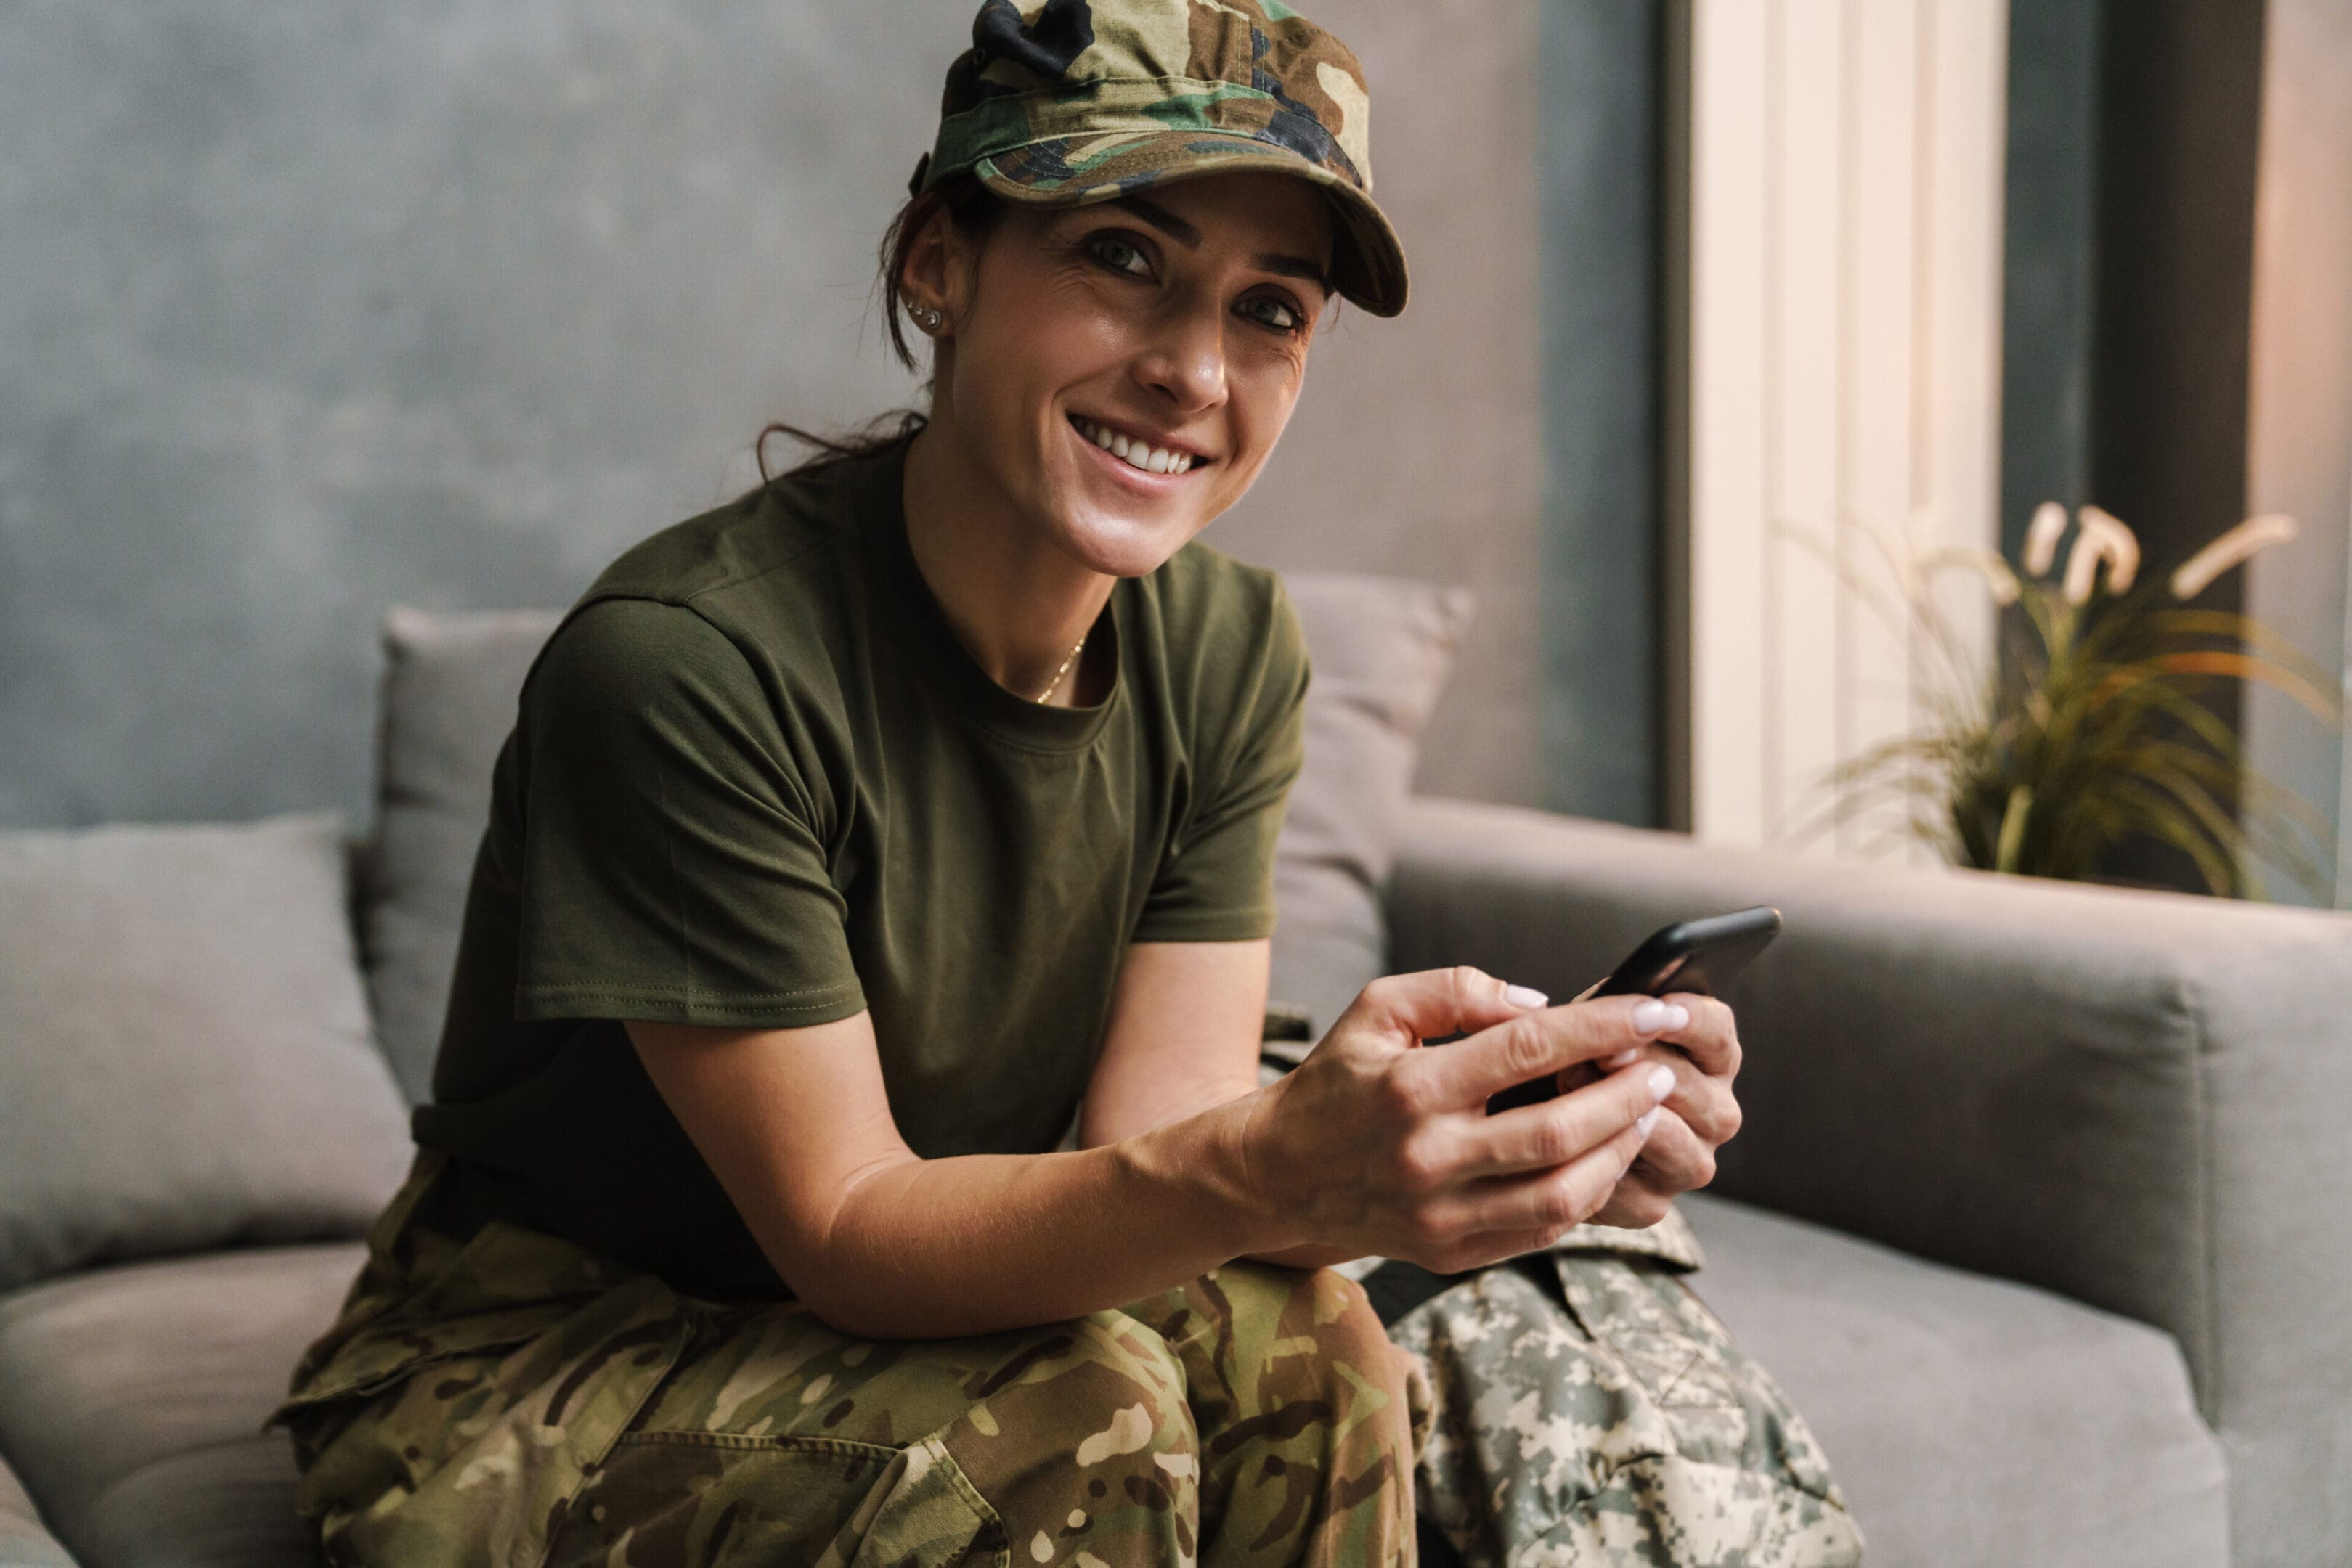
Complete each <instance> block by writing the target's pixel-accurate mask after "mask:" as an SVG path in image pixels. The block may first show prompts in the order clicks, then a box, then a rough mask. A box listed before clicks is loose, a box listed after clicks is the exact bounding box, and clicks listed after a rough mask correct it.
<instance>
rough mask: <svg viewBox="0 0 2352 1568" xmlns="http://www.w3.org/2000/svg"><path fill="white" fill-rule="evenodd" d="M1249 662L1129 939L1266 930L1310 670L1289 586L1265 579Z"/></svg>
mask: <svg viewBox="0 0 2352 1568" xmlns="http://www.w3.org/2000/svg"><path fill="white" fill-rule="evenodd" d="M1250 630H1251V635H1252V639H1253V644H1254V645H1255V647H1257V648H1259V649H1262V651H1263V652H1262V656H1260V657H1259V658H1257V659H1255V660H1254V661H1253V664H1252V667H1251V669H1250V670H1249V672H1248V674H1247V676H1246V678H1245V679H1244V681H1242V682H1240V683H1239V695H1238V696H1237V698H1236V700H1235V701H1234V703H1233V705H1232V706H1231V709H1230V716H1229V718H1228V719H1227V720H1226V722H1225V724H1224V725H1223V729H1224V731H1225V734H1226V736H1227V737H1229V738H1228V740H1227V742H1226V743H1225V744H1223V746H1216V745H1205V746H1204V750H1205V752H1206V755H1207V756H1208V757H1209V758H1212V759H1213V765H1212V766H1211V767H1210V768H1204V769H1203V770H1202V776H1201V777H1200V778H1198V779H1196V781H1195V789H1194V791H1193V798H1192V801H1191V803H1190V806H1189V809H1188V810H1185V811H1183V812H1182V813H1181V816H1180V817H1179V819H1178V821H1177V822H1176V824H1175V827H1174V830H1173V834H1172V841H1171V844H1170V845H1169V847H1168V850H1167V852H1166V854H1165V855H1164V856H1163V857H1162V859H1161V862H1160V870H1159V873H1158V874H1157V875H1156V876H1155V877H1154V878H1153V881H1152V884H1151V891H1150V894H1149V896H1148V897H1147V898H1146V899H1145V901H1144V905H1143V915H1142V917H1141V919H1140V920H1139V921H1138V923H1137V925H1136V929H1135V933H1134V936H1133V938H1132V940H1134V941H1138V942H1243V941H1248V940H1250V939H1252V938H1255V937H1259V936H1272V935H1273V934H1274V924H1275V907H1274V847H1275V841H1276V838H1277V837H1278V836H1279V835H1280V833H1281V831H1282V820H1283V813H1284V810H1286V806H1287V804H1288V801H1289V798H1290V787H1291V785H1292V784H1293V783H1295V782H1296V781H1297V778H1298V771H1299V767H1300V765H1301V763H1302V762H1303V761H1304V759H1305V757H1306V702H1307V683H1308V681H1309V679H1310V678H1311V676H1312V670H1311V667H1310V665H1309V664H1308V661H1307V640H1306V638H1305V637H1304V636H1303V635H1302V634H1301V633H1300V632H1299V629H1298V616H1297V612H1296V611H1295V610H1294V609H1293V608H1292V607H1291V603H1290V595H1289V594H1288V592H1287V591H1285V590H1284V589H1283V588H1282V586H1281V580H1280V579H1279V578H1277V579H1276V580H1275V592H1274V595H1273V597H1272V599H1271V600H1270V601H1269V603H1268V608H1267V612H1266V616H1265V625H1264V626H1263V627H1259V628H1252V629H1250Z"/></svg>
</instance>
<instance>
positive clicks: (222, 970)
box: [0, 812, 413, 1291]
mask: <svg viewBox="0 0 2352 1568" xmlns="http://www.w3.org/2000/svg"><path fill="white" fill-rule="evenodd" d="M343 837H344V835H343V819H342V818H341V815H340V814H339V813H334V812H310V813H304V814H301V815H297V816H289V817H279V818H274V819H271V820H268V821H260V822H253V823H246V824H224V825H201V826H141V825H128V824H124V825H113V826H107V827H100V828H89V829H75V830H16V831H6V832H0V933H5V938H0V1291H5V1290H8V1289H12V1288H14V1287H16V1286H17V1285H22V1284H25V1283H26V1282H28V1281H34V1280H39V1279H45V1278H47V1277H48V1276H51V1275H54V1274H59V1273H64V1272H66V1271H68V1270H74V1269H80V1268H86V1267H88V1266H89V1265H91V1264H95V1263H102V1262H110V1261H115V1260H126V1259H134V1258H147V1257H154V1256H159V1255H163V1254H166V1253H173V1252H184V1251H193V1250H197V1249H209V1248H215V1247H219V1246H223V1245H226V1244H229V1243H235V1242H282V1241H296V1240H304V1239H315V1238H321V1237H351V1236H358V1235H362V1234H363V1233H364V1232H365V1230H366V1228H367V1226H368V1224H369V1223H370V1222H371V1221H372V1220H373V1219H374V1218H375V1216H376V1214H377V1212H378V1211H379V1210H380V1209H381V1208H382V1207H383V1204H384V1201H385V1200H386V1199H387V1198H388V1197H391V1195H392V1193H393V1191H394V1188H396V1187H397V1186H399V1185H400V1181H401V1178H402V1176H403V1175H404V1173H405V1172H406V1170H407V1166H408V1161H409V1157H410V1155H411V1153H412V1147H413V1146H412V1145H411V1144H410V1142H409V1137H408V1127H407V1116H406V1113H405V1111H404V1107H403V1105H402V1103H401V1100H400V1095H399V1093H398V1092H397V1091H396V1090H395V1089H394V1086H393V1082H392V1080H391V1078H390V1076H389V1075H388V1074H387V1072H386V1071H385V1070H384V1063H383V1058H382V1057H381V1056H379V1055H378V1054H377V1053H376V1050H375V1047H374V1045H373V1042H372V1041H371V1040H370V1038H369V1030H368V1013H367V999H366V998H365V996H364V995H363V994H362V989H361V984H360V975H359V968H358V966H357V964H356V963H355V962H354V956H353V953H352V938H351V927H350V924H349V918H348V914H347V910H348V899H347V894H346V878H345V871H344V858H343Z"/></svg>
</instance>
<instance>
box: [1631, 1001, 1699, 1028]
mask: <svg viewBox="0 0 2352 1568" xmlns="http://www.w3.org/2000/svg"><path fill="white" fill-rule="evenodd" d="M1688 1022H1690V1009H1687V1008H1685V1007H1684V1006H1683V1005H1682V1003H1680V1002H1662V1001H1660V1000H1658V999H1657V998H1655V997H1652V998H1649V999H1648V1000H1647V1001H1644V1002H1643V1003H1641V1004H1640V1005H1639V1006H1637V1007H1635V1008H1634V1009H1633V1027H1634V1028H1635V1029H1638V1030H1641V1031H1642V1032H1643V1034H1650V1033H1653V1032H1654V1031H1656V1030H1668V1029H1680V1028H1682V1027H1683V1025H1685V1024H1686V1023H1688Z"/></svg>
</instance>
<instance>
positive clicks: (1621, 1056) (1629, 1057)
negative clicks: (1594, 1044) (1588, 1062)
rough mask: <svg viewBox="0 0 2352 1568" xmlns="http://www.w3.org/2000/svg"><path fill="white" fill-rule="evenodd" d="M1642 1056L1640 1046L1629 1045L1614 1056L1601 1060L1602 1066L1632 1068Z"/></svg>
mask: <svg viewBox="0 0 2352 1568" xmlns="http://www.w3.org/2000/svg"><path fill="white" fill-rule="evenodd" d="M1641 1055H1642V1048H1641V1047H1640V1046H1638V1045H1629V1046H1627V1047H1626V1048H1625V1049H1624V1050H1622V1051H1619V1052H1618V1053H1617V1054H1616V1055H1614V1056H1610V1057H1603V1058H1602V1059H1601V1066H1603V1067H1631V1066H1633V1063H1634V1062H1635V1061H1638V1060H1639V1059H1640V1058H1641Z"/></svg>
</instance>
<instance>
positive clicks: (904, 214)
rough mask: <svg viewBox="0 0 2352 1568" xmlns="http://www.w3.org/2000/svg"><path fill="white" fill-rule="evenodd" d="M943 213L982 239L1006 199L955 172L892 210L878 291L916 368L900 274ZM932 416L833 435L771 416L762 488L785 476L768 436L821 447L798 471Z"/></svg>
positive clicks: (893, 344)
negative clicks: (777, 468)
mask: <svg viewBox="0 0 2352 1568" xmlns="http://www.w3.org/2000/svg"><path fill="white" fill-rule="evenodd" d="M942 213H944V214H947V218H948V221H949V222H950V223H951V224H953V225H955V226H956V227H957V228H958V229H959V230H961V232H962V233H963V234H964V235H966V236H967V237H969V238H971V239H975V240H976V239H981V238H983V237H985V236H986V235H988V234H989V233H990V232H991V231H992V230H993V229H994V228H995V227H996V225H998V224H999V223H1001V222H1003V217H1004V201H1003V198H1002V197H1000V196H998V195H997V194H996V193H994V192H993V191H991V190H990V189H989V188H988V187H987V186H986V185H983V184H982V183H980V180H979V178H978V177H977V176H975V175H973V174H971V173H961V174H950V175H949V176H948V177H947V178H946V179H944V180H942V181H940V183H938V184H936V185H934V186H932V187H931V188H930V189H929V190H927V191H920V192H918V193H915V194H914V195H911V196H908V198H907V199H906V201H905V202H903V203H901V204H899V207H898V211H897V212H896V213H895V214H891V218H890V225H889V226H888V227H887V228H886V229H884V230H883V231H882V245H881V247H880V262H881V272H880V275H879V276H878V277H877V278H876V279H875V292H876V293H877V295H878V296H880V298H881V303H882V325H883V330H884V331H886V332H887V333H888V334H889V336H890V350H891V352H892V353H894V354H895V355H897V356H898V362H899V363H900V364H902V365H904V366H906V367H907V368H908V370H910V371H914V370H920V369H921V368H922V367H921V366H920V365H919V364H918V363H917V362H916V360H915V351H914V350H913V349H912V348H910V347H909V346H908V342H907V323H906V319H905V312H904V310H903V308H902V307H903V306H904V305H905V303H906V299H905V297H904V295H903V294H902V293H901V292H900V289H899V286H898V279H899V278H900V277H902V276H904V274H905V272H906V270H907V258H908V256H910V255H912V254H913V253H914V249H915V241H916V240H917V239H919V238H920V237H921V235H922V232H923V230H924V228H925V227H926V226H927V225H929V223H930V221H931V219H932V218H934V217H936V216H938V215H939V214H942ZM929 387H930V382H924V383H923V388H924V390H925V391H928V390H929ZM929 421H930V415H929V414H928V413H924V412H923V411H922V410H920V409H914V408H902V409H895V410H892V411H891V412H889V413H879V414H877V415H875V416H874V417H873V418H872V419H869V420H867V421H866V423H863V424H860V425H856V426H853V427H852V428H850V429H847V430H841V431H835V432H833V433H831V434H819V433H817V432H815V431H813V430H804V429H803V428H802V427H801V426H799V425H797V424H787V423H784V422H783V421H782V420H773V421H771V422H770V423H769V424H768V425H767V427H766V428H765V429H763V430H761V432H760V436H759V439H758V440H757V441H755V442H753V443H752V445H751V455H752V458H753V460H754V461H756V462H757V463H758V464H759V465H760V487H761V488H763V489H764V488H765V487H766V486H769V485H772V484H773V483H775V481H776V480H777V479H779V478H781V477H782V475H778V474H771V473H769V472H768V438H769V437H770V436H772V435H782V436H785V437H788V438H789V439H791V440H793V441H797V442H799V443H800V444H802V445H803V446H809V447H814V449H815V450H814V453H813V455H810V456H808V457H806V458H803V460H802V461H801V462H799V463H796V464H794V465H793V466H792V467H790V468H788V469H785V470H784V471H783V472H784V473H785V474H798V473H801V472H803V470H806V469H810V468H817V467H822V466H823V465H825V464H828V463H838V462H841V461H842V460H843V459H844V458H848V457H862V456H865V455H866V454H868V453H873V452H879V451H881V450H882V449H883V448H885V447H887V446H892V445H895V444H898V443H899V442H901V441H905V440H907V439H908V437H909V436H912V435H913V434H915V433H916V432H917V431H919V430H920V429H922V428H923V426H924V425H925V424H927V423H929Z"/></svg>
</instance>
